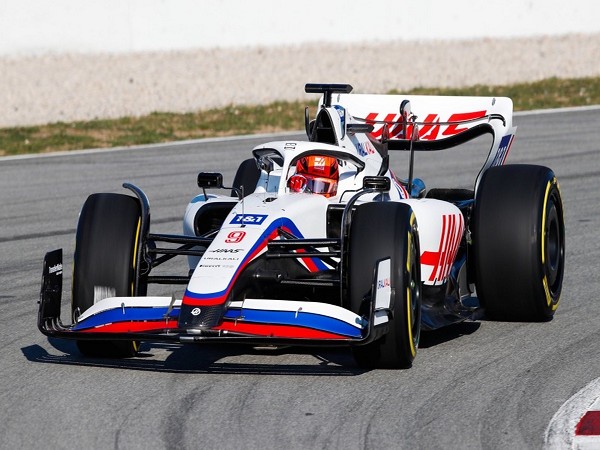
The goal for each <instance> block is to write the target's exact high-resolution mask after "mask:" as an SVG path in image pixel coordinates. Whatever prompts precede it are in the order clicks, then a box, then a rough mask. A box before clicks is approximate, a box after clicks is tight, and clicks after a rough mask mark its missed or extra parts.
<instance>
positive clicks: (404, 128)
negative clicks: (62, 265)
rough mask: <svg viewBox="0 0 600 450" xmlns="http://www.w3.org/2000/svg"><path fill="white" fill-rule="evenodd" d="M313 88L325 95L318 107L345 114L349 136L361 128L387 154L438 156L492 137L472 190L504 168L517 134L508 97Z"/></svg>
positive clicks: (510, 101)
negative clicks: (483, 177)
mask: <svg viewBox="0 0 600 450" xmlns="http://www.w3.org/2000/svg"><path fill="white" fill-rule="evenodd" d="M312 86H313V88H312V92H323V93H324V95H323V97H322V98H321V101H320V106H321V107H324V108H328V107H332V108H335V109H337V110H338V111H339V110H343V111H344V112H345V117H346V120H345V127H346V129H347V130H350V129H351V128H356V129H357V130H358V129H360V128H362V130H361V131H364V132H366V133H367V136H368V137H369V139H370V140H371V141H373V142H374V143H375V144H384V145H385V148H386V151H387V150H407V151H411V152H412V151H437V150H443V149H448V148H451V147H454V146H457V145H460V144H462V143H464V142H467V141H469V140H471V139H474V138H476V137H478V136H482V135H484V134H490V135H491V136H492V139H493V140H492V145H491V148H490V151H489V153H488V157H487V159H486V160H485V162H484V165H483V167H482V169H481V171H480V173H479V175H478V177H477V181H476V184H477V183H478V181H479V178H480V177H481V175H482V173H483V172H484V171H485V170H487V169H488V168H489V167H492V166H499V165H503V164H504V162H505V161H506V157H507V156H508V152H509V151H510V147H511V145H512V142H513V140H514V136H515V133H516V127H513V125H512V117H513V103H512V100H511V99H510V98H507V97H467V96H465V97H463V96H438V95H401V94H398V95H379V94H350V92H351V91H352V87H351V86H350V85H312ZM314 86H318V88H316V87H314ZM319 89H321V90H320V91H319ZM307 92H308V91H307ZM359 124H363V125H364V126H363V127H360V126H357V125H359ZM344 131H345V130H344ZM344 134H345V133H344Z"/></svg>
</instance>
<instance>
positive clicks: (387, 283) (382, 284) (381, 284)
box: [377, 278, 390, 289]
mask: <svg viewBox="0 0 600 450" xmlns="http://www.w3.org/2000/svg"><path fill="white" fill-rule="evenodd" d="M386 287H390V279H389V278H384V279H383V280H377V289H384V288H386Z"/></svg>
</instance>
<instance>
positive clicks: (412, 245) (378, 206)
mask: <svg viewBox="0 0 600 450" xmlns="http://www.w3.org/2000/svg"><path fill="white" fill-rule="evenodd" d="M348 252H349V254H348V258H349V263H348V297H349V307H350V309H351V310H352V311H354V312H355V313H357V314H359V315H363V316H366V317H369V316H370V311H369V310H368V309H369V307H370V304H371V302H370V299H371V298H372V297H373V296H374V295H375V294H374V292H373V283H374V274H375V268H376V266H377V263H378V262H379V261H381V260H384V259H390V263H391V276H390V285H391V289H392V294H391V304H390V309H391V312H392V314H391V317H389V331H388V333H387V334H385V335H384V336H383V337H381V338H379V339H377V340H375V341H373V342H371V343H369V344H366V345H361V346H356V347H354V348H353V352H354V358H355V360H356V362H357V364H358V365H359V366H360V367H363V368H368V369H371V368H409V367H411V365H412V362H413V360H414V358H415V356H416V353H417V346H418V343H419V335H420V330H421V265H420V257H419V256H420V251H419V235H418V232H417V227H416V219H415V216H414V213H413V211H412V209H411V208H410V206H408V205H406V204H402V203H391V202H377V203H367V204H364V205H361V206H359V207H357V208H356V211H355V212H354V214H353V216H352V222H351V225H350V237H349V246H348Z"/></svg>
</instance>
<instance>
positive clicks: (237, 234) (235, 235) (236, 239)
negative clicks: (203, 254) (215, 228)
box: [225, 231, 246, 244]
mask: <svg viewBox="0 0 600 450" xmlns="http://www.w3.org/2000/svg"><path fill="white" fill-rule="evenodd" d="M245 236H246V232H245V231H232V232H231V233H229V234H228V235H227V237H226V238H225V243H226V244H239V243H240V242H242V240H243V239H244V237H245Z"/></svg>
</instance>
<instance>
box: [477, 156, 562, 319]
mask: <svg viewBox="0 0 600 450" xmlns="http://www.w3.org/2000/svg"><path fill="white" fill-rule="evenodd" d="M473 225H474V227H473V230H472V231H473V246H474V258H475V273H476V283H475V284H476V287H477V295H478V297H479V299H480V300H481V302H482V304H483V306H484V307H485V311H486V316H487V317H488V318H491V319H503V320H514V321H528V320H531V321H544V320H549V319H551V318H552V316H553V315H554V313H555V311H556V308H557V307H558V303H559V300H560V294H561V290H562V281H563V274H564V265H565V228H564V219H563V206H562V200H561V195H560V190H559V187H558V182H557V180H556V177H555V175H554V173H553V172H552V170H550V169H549V168H547V167H542V166H536V165H525V164H523V165H508V166H499V167H492V168H490V169H488V170H487V171H486V172H485V173H484V174H483V176H482V178H481V182H480V184H479V187H478V189H477V193H476V197H475V210H474V215H473Z"/></svg>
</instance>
